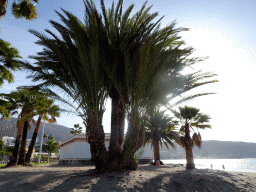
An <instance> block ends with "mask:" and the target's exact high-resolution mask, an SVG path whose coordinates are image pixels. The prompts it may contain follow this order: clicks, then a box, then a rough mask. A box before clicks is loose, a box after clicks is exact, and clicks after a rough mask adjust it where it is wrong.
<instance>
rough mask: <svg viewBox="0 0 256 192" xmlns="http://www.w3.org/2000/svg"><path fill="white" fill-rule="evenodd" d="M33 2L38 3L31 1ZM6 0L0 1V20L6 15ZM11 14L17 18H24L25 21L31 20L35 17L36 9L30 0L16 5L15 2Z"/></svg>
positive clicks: (35, 0) (36, 0)
mask: <svg viewBox="0 0 256 192" xmlns="http://www.w3.org/2000/svg"><path fill="white" fill-rule="evenodd" d="M33 1H34V2H36V3H38V2H39V0H33ZM7 2H8V0H0V19H1V18H2V17H4V16H5V14H6V7H7ZM12 14H13V15H14V16H15V17H16V19H19V18H22V17H23V18H25V19H26V20H33V19H36V17H37V15H38V14H37V12H36V7H35V5H33V4H32V3H30V0H23V1H22V2H20V3H18V4H16V3H15V1H14V2H13V4H12Z"/></svg>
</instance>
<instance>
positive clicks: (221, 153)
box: [0, 118, 256, 159]
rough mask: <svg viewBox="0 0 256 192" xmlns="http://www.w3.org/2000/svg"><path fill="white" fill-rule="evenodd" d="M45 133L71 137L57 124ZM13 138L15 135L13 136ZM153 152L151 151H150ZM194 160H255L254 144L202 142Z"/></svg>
mask: <svg viewBox="0 0 256 192" xmlns="http://www.w3.org/2000/svg"><path fill="white" fill-rule="evenodd" d="M16 121H17V118H12V119H11V120H10V121H6V120H2V121H0V125H1V124H16ZM42 126H43V124H42V125H41V128H40V129H39V136H38V138H39V141H40V139H41V136H42ZM34 129H35V128H34V126H33V125H32V128H31V130H30V131H29V132H28V139H31V138H32V134H33V132H34ZM45 133H46V134H47V135H50V134H53V135H54V136H55V138H56V140H57V142H59V141H65V140H66V139H68V138H69V137H71V136H72V135H71V134H70V129H69V128H68V127H65V126H62V125H58V124H48V123H46V124H45ZM13 136H15V135H13ZM152 150H153V149H152ZM193 153H194V157H195V158H256V143H246V142H235V141H216V140H211V141H203V143H202V147H201V149H199V148H198V147H196V146H195V147H194V148H193ZM160 154H161V158H162V159H170V158H175V157H176V158H185V149H183V148H181V147H180V146H178V145H176V149H172V147H171V146H169V150H168V149H167V148H166V146H165V145H164V144H163V149H161V147H160Z"/></svg>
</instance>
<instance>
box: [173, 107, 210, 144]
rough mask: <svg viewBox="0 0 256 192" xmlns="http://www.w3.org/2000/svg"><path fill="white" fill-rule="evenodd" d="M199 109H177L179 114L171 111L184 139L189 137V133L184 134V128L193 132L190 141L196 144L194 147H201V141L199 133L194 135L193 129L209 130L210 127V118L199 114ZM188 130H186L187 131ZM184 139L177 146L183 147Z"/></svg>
mask: <svg viewBox="0 0 256 192" xmlns="http://www.w3.org/2000/svg"><path fill="white" fill-rule="evenodd" d="M199 111H200V110H199V109H197V108H194V107H188V106H185V107H179V112H178V111H175V110H172V112H173V113H174V115H175V117H177V118H178V119H179V120H180V122H181V124H182V126H181V128H180V133H181V134H182V135H183V134H185V137H190V132H189V131H187V132H186V126H187V127H188V128H189V129H190V128H191V129H192V130H193V131H194V134H193V136H192V140H193V141H194V143H195V144H196V146H198V147H201V146H202V139H201V135H200V133H199V132H198V133H196V132H195V130H194V129H193V127H196V128H199V129H205V128H211V125H209V124H208V122H209V120H210V116H209V115H206V114H202V113H199ZM189 129H188V130H189ZM183 139H184V137H181V138H180V141H179V144H180V145H181V146H183V147H184V141H183Z"/></svg>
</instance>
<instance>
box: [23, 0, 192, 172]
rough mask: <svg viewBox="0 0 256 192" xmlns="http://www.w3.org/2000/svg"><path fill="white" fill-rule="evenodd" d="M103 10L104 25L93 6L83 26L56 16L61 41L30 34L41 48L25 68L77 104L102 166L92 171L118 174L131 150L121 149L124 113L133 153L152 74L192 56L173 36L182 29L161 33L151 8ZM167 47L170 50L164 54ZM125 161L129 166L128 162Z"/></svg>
mask: <svg viewBox="0 0 256 192" xmlns="http://www.w3.org/2000/svg"><path fill="white" fill-rule="evenodd" d="M101 5H102V12H103V18H104V21H102V18H101V16H100V15H99V13H98V12H97V10H96V8H95V5H94V3H93V2H92V1H91V3H89V1H86V3H85V7H86V22H85V25H83V24H82V22H80V21H79V20H78V19H77V18H76V17H75V16H73V15H72V14H71V13H69V12H67V11H65V10H63V11H64V12H65V14H66V15H67V17H68V19H66V18H65V17H64V16H62V15H61V14H59V13H58V12H57V13H58V15H59V16H60V17H61V20H62V21H63V22H64V23H65V24H66V26H67V27H64V26H62V25H60V24H58V23H56V22H54V21H50V23H51V24H52V25H53V26H54V27H55V28H56V29H57V30H58V31H59V33H60V34H61V38H62V39H60V38H59V37H57V36H56V35H55V34H53V33H52V32H51V31H49V30H46V31H47V32H48V33H49V34H50V35H52V36H53V39H49V38H47V37H45V36H44V35H41V34H39V33H38V32H36V31H34V30H30V32H31V33H33V34H34V35H36V36H37V37H39V38H40V41H38V42H37V44H40V45H43V46H45V48H44V51H43V52H40V53H38V56H32V57H31V58H33V59H36V60H37V61H38V62H37V63H36V65H31V64H25V65H24V66H25V68H27V69H28V70H30V71H31V72H32V73H33V74H32V75H31V76H30V77H32V78H33V80H34V81H38V80H43V81H44V82H43V83H42V84H39V85H38V87H41V88H47V87H49V86H53V85H54V86H57V87H59V88H61V89H62V90H63V91H64V92H65V93H67V95H68V96H70V97H71V98H72V99H73V100H74V101H75V102H76V103H77V107H75V109H76V110H78V113H79V116H80V117H82V118H83V120H84V123H85V125H86V134H87V136H88V142H89V143H90V147H91V153H92V157H93V154H95V153H98V154H100V155H99V156H100V157H99V158H100V159H101V160H100V162H101V163H99V165H98V166H97V165H96V168H97V167H98V168H99V169H100V167H102V166H100V164H102V165H103V167H104V166H105V167H107V165H108V164H111V165H110V167H111V169H116V168H117V167H120V166H119V165H120V162H121V158H120V156H121V157H122V156H127V153H126V152H125V148H129V147H126V146H129V145H130V144H125V143H124V149H123V150H122V148H121V146H120V145H121V144H122V142H123V132H124V118H125V112H128V113H130V115H129V116H130V119H131V122H130V123H129V127H130V129H129V132H128V133H129V134H128V135H127V136H128V138H129V139H127V142H128V141H130V140H132V139H134V138H136V139H135V144H134V146H132V148H135V151H136V150H138V149H139V148H140V146H141V145H142V143H143V142H142V140H141V137H143V129H142V128H143V126H144V121H141V118H140V113H141V111H143V110H144V108H145V103H147V102H146V98H147V97H146V95H147V91H148V90H149V88H150V87H151V85H152V84H151V83H152V81H153V79H154V77H155V76H156V71H158V70H160V69H162V67H161V66H163V65H164V66H165V68H168V67H167V66H169V67H170V65H171V64H173V63H175V64H176V63H178V64H179V63H182V61H181V60H182V59H183V58H184V57H185V58H186V57H187V56H189V54H190V53H191V48H185V49H181V48H180V46H181V45H183V44H184V42H182V41H179V37H178V36H177V33H179V32H181V31H184V30H186V29H185V28H178V29H175V24H174V23H172V24H171V25H170V26H167V27H165V28H163V29H161V30H159V27H160V25H158V26H157V27H156V25H157V24H158V23H159V21H160V20H161V19H160V20H158V21H157V22H156V23H150V22H151V21H152V20H153V19H154V18H155V17H156V16H157V13H154V14H149V13H148V11H149V10H150V8H151V7H152V6H151V7H149V8H147V9H145V7H146V3H145V4H144V5H143V6H142V9H141V10H140V11H139V12H138V13H136V14H135V15H134V16H133V17H132V18H129V15H130V13H131V11H132V8H133V6H134V5H131V6H130V7H129V8H128V9H127V10H126V11H125V13H124V14H123V15H122V0H120V1H119V2H118V5H117V7H116V10H114V4H113V5H112V8H111V9H109V11H106V10H105V6H104V3H103V1H101ZM155 27H156V28H155ZM154 28H155V30H154V32H152V31H153V29H154ZM151 32H152V33H151ZM167 48H169V50H168V51H164V50H165V49H167ZM177 60H179V61H177ZM184 62H185V61H184ZM74 63H75V64H74ZM162 70H163V69H162ZM146 87H147V88H146ZM144 90H145V91H144ZM142 91H143V93H142ZM48 92H50V93H52V94H55V96H56V97H57V98H59V99H61V100H62V101H64V102H66V103H68V102H67V101H66V100H64V99H63V98H61V97H59V96H58V95H57V94H56V93H54V92H53V91H51V90H49V89H48ZM108 95H109V96H110V97H111V99H112V115H111V139H110V140H111V141H110V147H109V155H108V153H107V151H106V149H105V144H104V130H103V127H102V116H103V112H104V102H105V98H106V97H107V96H108ZM143 107H144V108H143ZM139 108H140V110H139ZM138 110H139V111H138ZM144 111H145V110H144ZM142 116H143V115H142ZM141 122H143V123H141ZM138 131H139V133H140V134H139V136H137V133H138ZM128 143H129V142H128ZM122 151H123V152H122ZM127 151H129V150H127ZM133 152H134V150H133ZM133 152H132V153H133ZM134 153H135V152H134ZM108 156H109V158H108ZM128 156H129V157H130V156H132V155H128ZM108 159H109V162H108ZM127 162H131V159H129V160H128V161H127ZM124 167H125V166H124ZM126 167H127V166H126ZM128 167H129V166H128Z"/></svg>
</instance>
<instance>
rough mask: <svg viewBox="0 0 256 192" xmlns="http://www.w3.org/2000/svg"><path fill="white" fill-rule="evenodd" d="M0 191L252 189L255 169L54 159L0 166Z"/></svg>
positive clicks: (255, 182) (74, 191) (233, 190)
mask: <svg viewBox="0 0 256 192" xmlns="http://www.w3.org/2000/svg"><path fill="white" fill-rule="evenodd" d="M0 191H1V192H16V191H17V192H18V191H19V192H21V191H23V192H34V191H35V192H36V191H51V192H53V191H61V192H66V191H73V192H77V191H95V192H100V191H105V192H107V191H141V192H142V191H160V192H164V191H182V192H188V191H191V192H192V191H193V192H195V191H197V192H203V191H230V192H236V191H256V173H247V172H225V171H217V170H211V169H195V170H186V169H185V167H184V166H183V165H174V164H168V165H162V166H158V167H156V166H152V165H150V164H145V165H139V167H138V169H137V170H136V171H128V170H124V171H122V172H115V173H105V174H95V171H94V166H68V165H65V166H63V165H57V164H56V163H55V164H51V165H44V166H37V167H22V166H16V167H11V168H7V169H0Z"/></svg>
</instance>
